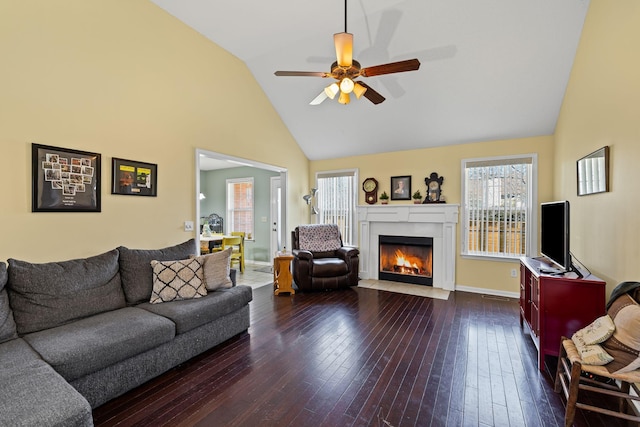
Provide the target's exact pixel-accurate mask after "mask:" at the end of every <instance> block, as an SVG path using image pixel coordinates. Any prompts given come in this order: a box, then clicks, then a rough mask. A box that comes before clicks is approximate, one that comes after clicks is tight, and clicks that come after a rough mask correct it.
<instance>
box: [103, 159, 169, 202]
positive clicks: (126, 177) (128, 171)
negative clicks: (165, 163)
mask: <svg viewBox="0 0 640 427" xmlns="http://www.w3.org/2000/svg"><path fill="white" fill-rule="evenodd" d="M157 187H158V165H156V164H153V163H144V162H138V161H136V160H126V159H118V158H116V157H114V158H113V160H112V162H111V194H122V195H126V196H151V197H156V196H157V195H158V188H157Z"/></svg>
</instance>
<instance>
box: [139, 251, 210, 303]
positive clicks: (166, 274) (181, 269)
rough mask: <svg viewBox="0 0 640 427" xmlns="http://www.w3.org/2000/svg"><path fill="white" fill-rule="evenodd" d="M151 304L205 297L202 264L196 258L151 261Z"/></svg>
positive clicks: (205, 290) (205, 289)
mask: <svg viewBox="0 0 640 427" xmlns="http://www.w3.org/2000/svg"><path fill="white" fill-rule="evenodd" d="M151 267H152V268H153V291H152V292H151V300H150V301H149V302H151V303H152V304H158V303H161V302H169V301H177V300H184V299H192V298H200V297H203V296H205V295H207V288H206V287H205V282H204V273H203V269H202V263H201V261H200V260H198V259H197V258H193V259H185V260H179V261H155V260H154V261H151Z"/></svg>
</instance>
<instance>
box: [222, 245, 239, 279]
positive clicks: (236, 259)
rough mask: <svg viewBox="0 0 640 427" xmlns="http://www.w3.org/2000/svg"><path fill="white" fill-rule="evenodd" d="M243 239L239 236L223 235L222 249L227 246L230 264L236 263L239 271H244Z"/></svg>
mask: <svg viewBox="0 0 640 427" xmlns="http://www.w3.org/2000/svg"><path fill="white" fill-rule="evenodd" d="M243 240H244V239H243V238H242V237H241V236H232V237H223V238H222V250H225V249H227V248H229V247H231V248H233V249H232V250H231V265H233V264H234V263H236V262H237V263H238V265H239V267H240V272H241V273H244V241H243Z"/></svg>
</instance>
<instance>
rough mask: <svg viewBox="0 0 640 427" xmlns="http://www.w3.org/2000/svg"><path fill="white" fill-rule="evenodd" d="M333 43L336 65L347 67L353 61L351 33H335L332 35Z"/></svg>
mask: <svg viewBox="0 0 640 427" xmlns="http://www.w3.org/2000/svg"><path fill="white" fill-rule="evenodd" d="M333 43H334V44H335V46H336V57H337V59H338V65H339V66H341V67H345V68H349V67H351V63H352V61H353V34H351V33H336V34H334V35H333Z"/></svg>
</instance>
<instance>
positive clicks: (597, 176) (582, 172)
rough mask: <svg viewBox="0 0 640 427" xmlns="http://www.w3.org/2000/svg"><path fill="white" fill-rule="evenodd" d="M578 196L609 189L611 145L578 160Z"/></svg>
mask: <svg viewBox="0 0 640 427" xmlns="http://www.w3.org/2000/svg"><path fill="white" fill-rule="evenodd" d="M577 167H578V196H586V195H588V194H595V193H604V192H606V191H609V147H608V146H605V147H602V148H600V149H599V150H596V151H594V152H593V153H591V154H588V155H586V156H584V157H583V158H581V159H580V160H578V166H577Z"/></svg>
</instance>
